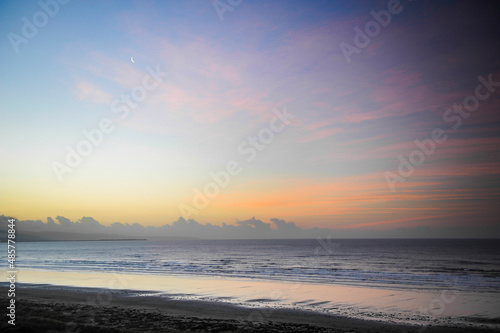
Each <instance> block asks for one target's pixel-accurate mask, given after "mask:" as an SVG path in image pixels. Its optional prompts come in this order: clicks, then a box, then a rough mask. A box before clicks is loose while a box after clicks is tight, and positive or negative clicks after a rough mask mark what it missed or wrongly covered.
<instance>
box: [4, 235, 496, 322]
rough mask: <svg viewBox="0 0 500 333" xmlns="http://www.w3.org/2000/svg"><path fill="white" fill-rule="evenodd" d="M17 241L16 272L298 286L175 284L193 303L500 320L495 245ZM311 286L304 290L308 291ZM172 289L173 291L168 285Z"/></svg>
mask: <svg viewBox="0 0 500 333" xmlns="http://www.w3.org/2000/svg"><path fill="white" fill-rule="evenodd" d="M16 245H17V248H16V255H17V257H16V267H17V269H18V270H19V271H20V272H22V271H23V270H26V271H40V272H54V273H63V272H66V273H68V272H70V273H85V274H88V273H112V274H130V275H135V276H149V277H155V278H162V277H169V278H176V279H177V280H175V281H191V282H193V281H197V280H196V279H200V280H199V281H214V280H218V281H219V282H220V280H222V281H240V282H239V283H240V285H241V283H243V285H244V284H245V283H248V286H247V287H248V288H249V289H248V290H254V291H253V294H252V295H254V296H255V295H257V294H258V290H259V288H261V289H266V288H262V286H263V285H264V284H265V285H266V286H269V285H272V286H275V287H273V288H274V290H276V289H277V288H278V287H276V286H280V287H279V288H281V289H283V288H284V287H283V285H290V286H299V287H300V289H297V291H294V290H295V289H294V288H295V287H290V289H287V290H290V292H288V293H284V294H283V293H282V295H285V296H286V297H285V296H283V297H282V299H279V300H277V299H274V300H273V299H272V297H264V296H265V295H257V296H255V297H253V296H252V295H250V294H245V293H244V292H243V290H245V289H244V287H241V288H240V287H238V288H232V289H231V291H226V292H225V291H224V290H223V289H224V285H223V284H222V285H220V284H219V285H217V288H215V287H214V286H215V285H212V287H213V290H212V291H209V290H208V289H205V290H200V289H199V288H198V289H196V290H187V289H186V288H188V287H186V286H187V285H188V284H185V285H184V284H183V283H180V284H181V285H184V289H182V288H180V287H179V288H180V289H179V290H176V292H177V295H180V294H182V292H184V293H185V294H186V295H190V297H193V295H196V293H197V292H198V294H199V295H200V298H203V297H207V295H210V297H211V299H217V296H220V299H221V300H222V299H226V300H227V299H231V297H228V296H234V297H233V298H237V299H238V302H239V304H241V303H242V302H243V303H244V301H245V300H246V301H249V300H250V299H252V300H255V299H260V300H262V302H260V303H262V304H261V305H264V306H267V305H270V304H273V302H274V303H275V304H278V303H279V304H280V306H287V305H288V306H290V307H292V306H293V307H301V306H302V307H304V308H309V309H311V308H313V309H318V310H320V311H323V312H325V311H326V312H333V313H339V312H342V311H340V310H342V306H344V310H346V309H349V311H347V310H346V311H347V312H345V313H346V314H349V315H354V316H356V314H357V316H359V317H362V318H365V317H366V316H365V317H363V316H362V315H361V314H363V313H365V314H366V313H367V311H368V310H367V309H371V310H370V311H371V312H370V313H371V314H370V317H374V318H377V315H376V314H377V313H378V314H381V313H382V314H383V315H379V316H378V318H383V317H385V318H387V314H388V313H389V312H391V311H392V312H391V313H392V314H391V316H392V318H400V319H401V320H400V321H404V320H403V319H404V318H406V319H407V321H410V322H411V320H413V319H414V318H415V316H409V315H408V314H409V313H413V314H415V312H416V311H417V310H418V309H420V310H419V311H420V312H422V311H421V310H422V307H424V308H425V309H427V312H429V311H428V310H429V309H430V308H431V306H430V304H431V303H433V302H434V303H436V304H437V305H436V304H434V308H436V307H438V308H439V306H441V307H443V306H445V307H447V312H445V311H442V312H440V311H434V312H433V313H436V314H439V316H428V318H427V322H435V323H442V322H443V321H442V320H441V321H436V320H434V321H433V320H428V319H429V318H430V317H433V318H434V319H435V317H439V318H441V319H443V318H445V317H446V318H447V323H458V322H461V323H464V322H468V323H471V322H475V321H476V322H481V323H482V324H484V323H485V322H486V323H488V322H490V323H492V324H493V325H495V323H496V324H498V323H499V322H500V241H499V240H496V239H332V238H329V237H325V238H318V239H293V240H282V239H280V240H276V239H273V240H271V239H267V240H166V241H146V240H135V241H128V240H123V241H58V242H24V243H18V244H16ZM2 256H5V254H3V253H2ZM2 260H3V259H2ZM4 261H6V259H5V260H4ZM21 276H22V275H21ZM178 279H181V280H178ZM182 279H184V280H182ZM186 279H188V280H186ZM171 281H173V280H171ZM31 282H33V281H31ZM195 284H196V283H192V285H195ZM199 284H204V283H201V282H200V283H199ZM206 285H207V286H208V285H209V284H206ZM227 285H228V286H229V284H227ZM207 288H208V287H207ZM228 288H229V287H228ZM318 288H319V289H318ZM146 289H148V288H146ZM153 289H154V288H153ZM266 290H268V288H267V289H266ZM283 290H284V289H283ZM308 290H310V291H311V293H309V294H308V292H307V291H308ZM318 290H319V292H318ZM165 291H166V290H165ZM169 291H170V292H172V288H170V289H169ZM292 291H293V292H292ZM312 291H315V293H314V295H313V292H312ZM322 291H324V292H322ZM382 291H384V292H382ZM245 292H247V293H248V291H245ZM451 292H452V293H453V294H451ZM238 293H239V294H238ZM231 294H238V295H231ZM318 294H319V296H318ZM370 295H371V296H370ZM373 295H380V296H376V297H375V296H373ZM202 296H203V297H202ZM436 299H437V301H436ZM384 302H385V303H387V304H385V303H384ZM250 303H252V305H255V302H248V304H250ZM389 303H390V305H389ZM439 303H440V304H441V305H439ZM476 303H477V304H476ZM311 304H313V305H316V307H314V306H311ZM356 309H357V310H356ZM448 310H449V311H448ZM450 318H451V319H450ZM464 318H465V319H464ZM421 319H422V318H420V320H421ZM431 319H432V318H431ZM458 319H460V320H458ZM497 326H498V325H497Z"/></svg>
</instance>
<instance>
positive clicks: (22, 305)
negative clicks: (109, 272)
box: [0, 284, 494, 333]
mask: <svg viewBox="0 0 500 333" xmlns="http://www.w3.org/2000/svg"><path fill="white" fill-rule="evenodd" d="M0 293H2V294H3V295H6V294H7V288H5V286H4V284H2V287H0ZM6 305H7V303H6V299H5V298H4V301H3V302H2V306H6ZM3 308H4V309H5V307H3ZM4 318H5V319H4V320H3V321H2V323H1V324H0V329H1V331H2V332H84V333H85V332H352V333H357V332H381V333H382V332H389V333H392V332H394V333H396V332H397V333H403V332H408V333H410V332H415V333H417V332H418V333H438V332H441V333H448V332H449V333H462V332H464V333H465V332H493V331H494V330H492V329H487V328H486V327H485V328H484V329H480V328H475V329H472V328H453V327H432V326H407V325H398V324H391V323H387V322H385V323H384V322H377V321H368V320H360V319H352V318H347V317H341V316H335V315H331V314H320V313H317V312H316V313H315V312H310V311H299V310H292V309H275V308H258V309H255V308H245V307H240V306H237V305H233V304H227V303H221V302H210V301H200V300H178V299H175V298H174V297H168V296H165V295H154V294H145V293H144V292H143V291H132V290H117V289H115V290H110V289H102V288H80V287H66V286H64V287H61V286H50V285H22V284H19V285H18V289H17V292H16V325H15V326H12V325H10V324H8V323H7V319H8V318H7V317H4Z"/></svg>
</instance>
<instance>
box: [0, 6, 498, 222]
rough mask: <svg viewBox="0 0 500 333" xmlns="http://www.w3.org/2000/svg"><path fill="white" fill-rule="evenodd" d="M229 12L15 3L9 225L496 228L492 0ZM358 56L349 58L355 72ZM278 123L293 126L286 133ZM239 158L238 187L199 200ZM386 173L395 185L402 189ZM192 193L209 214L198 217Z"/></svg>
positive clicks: (9, 58) (5, 101)
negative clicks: (403, 165) (188, 221)
mask: <svg viewBox="0 0 500 333" xmlns="http://www.w3.org/2000/svg"><path fill="white" fill-rule="evenodd" d="M61 2H62V1H61ZM229 3H233V4H235V5H229V4H228V1H227V0H221V1H219V2H215V4H216V5H217V6H218V7H217V6H214V3H213V1H212V0H210V1H209V0H190V1H189V0H188V1H76V0H74V1H69V2H67V3H65V4H60V3H59V2H55V0H42V1H41V2H40V3H39V2H37V1H2V2H1V4H0V31H1V32H2V38H1V40H0V59H1V61H0V112H1V122H0V140H1V141H0V142H1V146H0V156H1V163H0V174H1V186H0V211H1V214H5V215H10V216H15V217H16V218H19V219H32V220H37V219H43V220H44V219H46V218H47V217H49V216H51V217H56V216H65V217H66V218H69V219H72V220H77V219H80V218H82V217H83V216H92V217H93V218H94V219H95V220H98V221H99V222H100V223H102V224H103V225H110V224H112V223H114V222H117V221H119V222H122V223H140V224H143V225H146V226H160V225H163V224H165V223H170V222H172V221H176V220H177V219H178V218H179V217H180V216H183V217H186V218H193V219H196V220H197V221H198V222H200V223H211V224H213V225H222V224H223V223H227V224H231V223H236V221H238V220H246V219H249V218H251V217H252V216H256V217H257V218H259V219H260V220H263V221H269V220H270V219H273V218H278V219H283V220H285V221H293V222H295V224H296V225H297V226H300V227H303V228H304V227H306V228H311V227H318V228H331V229H351V228H354V229H355V228H360V229H363V228H373V229H380V230H387V229H396V228H414V227H420V226H424V227H435V228H444V227H463V226H469V227H470V226H476V225H477V226H482V227H488V226H491V228H492V230H493V229H494V228H495V227H497V226H498V224H499V222H498V220H499V219H498V216H499V214H500V208H499V205H498V202H499V194H500V112H499V108H500V83H497V82H500V52H499V50H500V41H499V38H498V10H495V9H494V7H493V6H494V4H495V2H493V1H491V2H489V1H484V2H480V3H473V2H468V1H439V2H435V1H408V0H406V1H401V3H400V4H399V5H396V6H393V5H392V4H391V3H393V1H349V2H347V1H306V0H304V1H291V0H288V1H285V0H283V1H267V0H266V1H249V0H244V1H236V0H233V1H230V2H229ZM388 3H389V7H390V9H391V10H392V11H393V12H397V14H395V13H393V14H391V20H390V22H389V23H387V24H385V25H386V26H385V27H382V26H381V25H380V24H379V23H377V24H375V25H374V24H371V25H368V26H371V27H372V28H373V27H376V26H378V27H379V31H378V30H371V31H368V32H366V31H365V25H366V24H367V23H369V22H370V21H374V20H375V19H374V17H373V16H372V15H371V14H370V12H371V11H375V12H379V11H381V10H387V8H388ZM44 4H48V5H44ZM221 4H222V5H221ZM391 6H392V7H391ZM42 7H45V8H46V9H45V10H46V11H49V12H50V13H49V14H51V15H48V14H44V13H45V12H44V11H43V10H44V9H43V8H42ZM216 7H217V8H216ZM221 8H222V9H221ZM224 9H225V11H224V12H222V11H223V10H224ZM217 10H219V13H218V12H217ZM40 12H41V13H42V14H40ZM37 13H38V14H37ZM389 13H390V12H389ZM219 14H220V15H219ZM221 17H222V20H221ZM23 18H24V19H23ZM44 18H46V20H45V21H44ZM385 18H387V17H385ZM380 19H383V18H380ZM37 20H38V21H37ZM26 22H28V24H29V25H31V24H33V22H34V23H37V24H38V25H39V27H38V28H37V27H36V26H35V25H33V26H32V28H33V27H34V28H35V31H34V30H33V29H31V30H30V28H29V27H24V28H23V26H24V25H26ZM356 27H357V28H359V29H360V30H361V31H363V32H365V34H366V33H368V34H371V37H370V36H368V35H365V39H363V38H361V37H359V38H358V40H357V41H358V42H361V43H363V42H364V43H365V44H366V45H361V44H359V43H358V44H356V41H355V36H356V34H357V32H356V31H357V30H355V28H356ZM373 29H375V28H373ZM36 30H37V31H36ZM366 38H368V41H367V39H366ZM342 43H344V44H342ZM346 44H348V45H350V46H349V47H350V49H349V50H353V49H354V50H356V52H351V53H350V54H349V56H348V57H347V58H349V59H348V60H347V59H346V56H345V54H344V53H345V52H343V48H342V47H341V45H344V46H345V45H346ZM356 45H357V46H356ZM16 51H17V52H16ZM344 51H345V49H344ZM132 57H133V60H134V62H132V61H131V58H132ZM148 68H149V69H148ZM152 71H156V72H158V71H159V72H161V73H162V74H161V77H160V76H158V75H159V74H156V76H157V78H159V80H156V79H155V78H154V77H153V76H151V72H152ZM479 77H481V78H482V79H478V78H479ZM481 80H482V81H481ZM160 81H161V82H160ZM488 81H489V82H490V83H489V84H488V83H487V82H488ZM484 82H486V85H485V84H484ZM145 86H146V87H149V88H150V89H149V88H148V89H149V90H145V88H144V87H145ZM153 86H154V88H153ZM478 86H480V87H479V88H477V87H478ZM144 92H145V95H141V93H144ZM478 93H479V97H477V96H478V95H477V94H478ZM134 94H135V95H134ZM124 96H125V97H124ZM127 96H128V97H130V96H136V97H137V96H141V99H142V100H140V101H139V100H138V99H137V98H138V97H137V98H136V99H134V98H132V100H129V104H127V103H126V101H125V99H126V98H127ZM469 96H472V97H470V98H469ZM481 96H482V97H481ZM142 97H143V98H142ZM474 101H478V103H479V105H474ZM464 102H465V103H469V105H467V107H468V109H467V110H469V109H472V111H470V112H469V111H467V110H465V111H464V108H461V107H460V105H462V104H463V103H464ZM470 103H472V104H470ZM132 105H134V107H132ZM454 105H457V106H458V107H456V108H455V109H454V108H453V106H454ZM471 105H472V106H471ZM135 106H136V107H135ZM120 107H121V109H119V108H120ZM460 108H461V109H460ZM120 110H121V111H120ZM125 110H126V111H127V112H128V114H126V115H125V112H126V111H125ZM284 110H286V112H287V113H288V114H290V115H292V116H293V119H292V118H289V119H285V120H282V119H280V118H276V114H277V113H278V114H283V112H284ZM448 110H450V111H448ZM460 110H462V111H460ZM447 112H448V113H447ZM460 112H462V113H460ZM103 119H109V123H110V124H111V125H109V126H112V128H113V130H112V131H110V132H109V133H105V134H103V136H102V140H101V139H100V138H98V139H99V140H100V141H101V142H100V143H99V144H98V145H92V146H91V147H92V152H91V153H89V154H88V155H87V156H83V157H82V160H81V163H80V164H79V165H78V166H76V167H70V166H68V164H67V161H66V160H67V155H68V151H69V149H72V150H77V147H78V145H79V143H81V142H82V141H85V140H87V139H86V137H85V135H84V134H83V132H82V131H84V130H87V131H91V130H94V129H96V128H99V124H100V123H101V122H102V120H103ZM271 124H274V125H276V126H278V125H279V126H280V127H279V128H280V129H282V130H280V131H276V130H273V127H272V125H271ZM276 126H275V127H274V128H277V127H276ZM435 129H438V130H437V131H439V129H442V130H443V132H442V134H441V137H443V136H445V137H446V140H444V141H441V142H438V143H436V142H434V144H435V147H434V148H433V149H432V150H433V151H432V152H431V153H429V154H424V153H423V152H420V150H419V148H418V146H417V145H416V144H415V140H420V141H422V140H428V139H430V138H432V133H433V131H434V130H435ZM94 133H95V132H94ZM259 133H260V137H259ZM270 133H271V134H270ZM269 135H271V136H272V137H270V136H269ZM252 137H254V138H256V140H258V141H257V143H256V145H255V146H252V143H251V140H252V139H251V138H252ZM96 140H97V139H96ZM259 140H261V141H259ZM263 141H265V142H264V143H263ZM84 146H85V144H83V143H82V144H80V148H81V147H84ZM252 147H253V148H252ZM245 149H246V152H247V153H243V154H242V153H241V152H242V150H245ZM416 150H418V151H419V153H413V157H414V158H417V157H419V156H420V157H421V156H424V160H423V161H422V163H421V164H420V165H416V166H414V171H413V172H412V173H411V175H409V176H404V177H403V176H402V174H401V173H399V172H398V166H399V165H400V160H401V158H403V159H405V160H408V159H409V157H410V154H412V152H413V151H416ZM250 151H253V152H254V153H255V154H254V155H253V154H252V153H250ZM251 156H253V158H250V157H251ZM230 161H236V162H235V163H237V169H238V170H239V173H238V174H235V175H230V180H229V184H228V185H227V186H225V187H224V188H219V192H220V193H219V194H216V195H212V194H210V195H207V194H206V193H205V194H203V193H204V191H205V188H206V185H207V184H209V183H211V182H213V180H212V178H211V177H210V176H209V174H210V173H211V172H213V173H217V172H220V171H221V170H225V169H226V167H227V164H228V162H230ZM61 165H64V166H65V167H66V169H61V168H60V167H61ZM56 166H57V167H56ZM55 168H56V169H57V168H59V169H58V170H59V176H58V173H57V172H55ZM68 168H69V169H71V172H69V171H68ZM61 170H64V172H63V171H61ZM66 171H68V172H66ZM388 175H390V176H389V177H393V176H397V177H399V178H396V179H397V180H396V181H394V179H395V178H390V179H392V180H393V181H394V182H393V183H392V188H391V186H390V185H389V184H388V182H387V179H386V178H387V177H388ZM403 180H404V181H403ZM209 187H210V186H209ZM212 188H213V186H212ZM197 191H200V192H201V193H202V194H203V195H204V196H205V197H206V199H207V200H201V201H206V202H208V203H206V207H205V203H203V202H202V204H200V200H198V202H197V203H193V200H195V201H196V200H197V199H196V198H197V197H198V199H199V195H198V194H195V193H197ZM196 205H198V206H197V207H196ZM202 206H203V207H202ZM182 207H184V208H182ZM186 207H190V209H191V208H192V209H191V210H189V212H190V214H188V215H189V216H186V210H185V208H186ZM183 209H184V210H183Z"/></svg>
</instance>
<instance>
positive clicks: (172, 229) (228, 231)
mask: <svg viewBox="0 0 500 333" xmlns="http://www.w3.org/2000/svg"><path fill="white" fill-rule="evenodd" d="M7 219H8V217H6V216H3V215H1V216H0V221H1V223H0V230H2V231H3V232H5V231H6V226H7ZM16 224H17V226H16V234H17V235H22V234H23V233H24V234H30V235H36V234H40V235H42V234H43V235H44V236H45V237H46V236H47V235H55V234H57V235H59V237H58V239H82V237H81V235H94V236H96V235H98V236H100V237H101V238H108V236H114V238H116V236H126V237H127V238H163V237H164V238H195V239H276V238H284V239H292V238H317V237H323V238H324V237H327V236H330V237H332V238H428V237H431V238H449V237H455V238H456V237H464V238H470V237H484V238H489V237H495V236H496V237H498V235H500V233H499V232H498V231H499V230H498V229H499V228H498V227H496V228H495V229H497V230H495V231H493V230H491V227H489V228H486V227H484V228H481V227H474V228H467V227H453V228H445V229H431V228H428V227H417V228H411V229H405V228H400V229H395V230H389V231H388V230H383V231H382V230H370V229H342V230H332V229H325V228H310V229H305V228H301V227H298V226H297V225H295V223H294V222H286V221H285V220H280V219H276V218H274V219H271V220H270V223H266V222H263V221H261V220H258V219H256V218H255V217H252V218H251V219H248V220H244V221H238V222H236V224H235V225H228V224H225V223H223V224H222V225H220V226H219V225H212V224H210V223H207V224H200V223H198V222H197V221H195V220H192V219H190V220H185V219H184V218H182V217H180V218H179V219H178V220H177V221H175V222H173V223H171V224H165V225H162V226H159V227H145V226H143V225H141V224H138V223H134V224H129V223H120V222H115V223H113V224H111V225H110V226H104V225H102V224H101V223H99V222H98V221H97V220H95V219H94V218H92V217H82V218H81V219H80V220H78V221H71V220H70V219H68V218H66V217H64V216H57V217H56V218H55V220H54V219H53V218H51V217H48V218H47V221H46V222H43V221H42V220H24V221H18V222H17V223H16ZM492 231H493V232H492ZM73 236H80V237H78V238H74V237H73ZM94 238H95V237H94ZM110 238H111V237H110Z"/></svg>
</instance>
